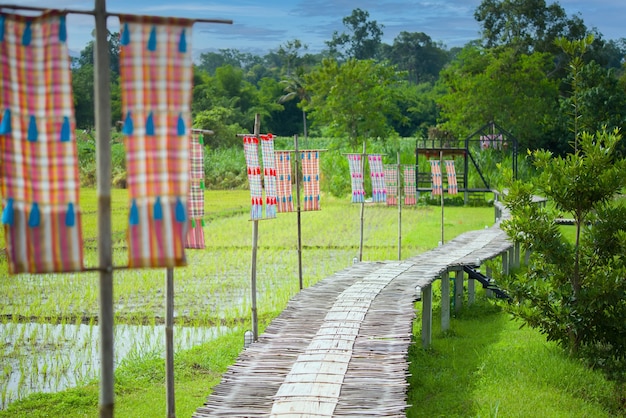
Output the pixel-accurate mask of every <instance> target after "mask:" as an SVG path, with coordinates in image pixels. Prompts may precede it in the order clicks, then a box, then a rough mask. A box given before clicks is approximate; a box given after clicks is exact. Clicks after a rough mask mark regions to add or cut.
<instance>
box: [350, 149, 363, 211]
mask: <svg viewBox="0 0 626 418" xmlns="http://www.w3.org/2000/svg"><path fill="white" fill-rule="evenodd" d="M347 157H348V165H349V167H350V177H351V179H352V181H351V183H352V203H362V202H364V201H365V189H364V187H363V162H362V156H361V154H348V155H347Z"/></svg>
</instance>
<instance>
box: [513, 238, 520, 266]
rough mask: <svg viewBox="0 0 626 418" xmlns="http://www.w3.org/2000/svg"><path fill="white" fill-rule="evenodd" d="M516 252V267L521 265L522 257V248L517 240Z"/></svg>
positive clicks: (514, 261) (514, 263)
mask: <svg viewBox="0 0 626 418" xmlns="http://www.w3.org/2000/svg"><path fill="white" fill-rule="evenodd" d="M513 248H514V252H515V258H514V260H513V266H514V267H515V268H519V267H520V258H521V248H520V244H519V242H516V243H515V244H514V246H513Z"/></svg>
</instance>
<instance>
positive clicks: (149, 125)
mask: <svg viewBox="0 0 626 418" xmlns="http://www.w3.org/2000/svg"><path fill="white" fill-rule="evenodd" d="M146 135H152V136H154V116H152V112H150V114H149V115H148V119H146Z"/></svg>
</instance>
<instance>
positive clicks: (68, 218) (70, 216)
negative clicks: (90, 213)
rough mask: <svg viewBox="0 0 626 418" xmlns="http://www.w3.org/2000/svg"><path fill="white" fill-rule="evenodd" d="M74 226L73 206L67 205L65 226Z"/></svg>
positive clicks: (71, 204)
mask: <svg viewBox="0 0 626 418" xmlns="http://www.w3.org/2000/svg"><path fill="white" fill-rule="evenodd" d="M74 225H76V215H74V204H73V203H68V204H67V213H66V214H65V226H74Z"/></svg>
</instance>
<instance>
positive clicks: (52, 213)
mask: <svg viewBox="0 0 626 418" xmlns="http://www.w3.org/2000/svg"><path fill="white" fill-rule="evenodd" d="M66 41H67V30H66V15H65V14H63V13H59V12H48V13H44V14H42V15H41V16H36V17H33V16H28V17H27V16H19V15H12V14H5V13H0V69H1V71H0V80H1V82H2V85H1V88H0V155H1V158H2V160H1V161H0V183H1V185H0V190H1V193H2V224H3V225H4V231H5V238H6V252H7V258H8V263H9V272H10V273H49V272H70V271H80V270H82V269H83V248H82V243H83V239H82V227H81V209H80V206H79V180H78V163H77V151H76V137H75V135H74V132H75V128H76V126H75V125H76V122H75V117H74V101H73V97H72V82H71V71H70V61H69V50H68V47H67V43H66Z"/></svg>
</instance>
